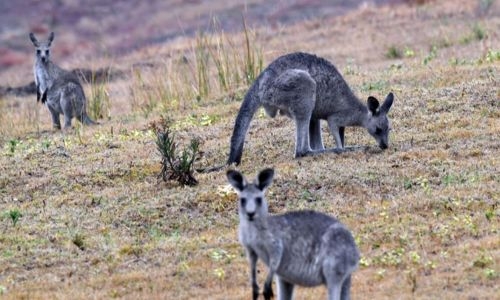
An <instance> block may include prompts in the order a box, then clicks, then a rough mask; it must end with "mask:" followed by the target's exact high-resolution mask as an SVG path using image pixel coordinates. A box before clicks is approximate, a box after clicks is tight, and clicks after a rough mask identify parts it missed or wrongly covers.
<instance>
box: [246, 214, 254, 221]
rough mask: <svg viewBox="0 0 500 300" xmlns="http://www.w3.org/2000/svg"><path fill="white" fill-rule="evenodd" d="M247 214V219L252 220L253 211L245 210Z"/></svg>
mask: <svg viewBox="0 0 500 300" xmlns="http://www.w3.org/2000/svg"><path fill="white" fill-rule="evenodd" d="M247 216H248V219H249V220H250V221H252V220H253V217H254V216H255V212H247Z"/></svg>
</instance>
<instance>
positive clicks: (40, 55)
mask: <svg viewBox="0 0 500 300" xmlns="http://www.w3.org/2000/svg"><path fill="white" fill-rule="evenodd" d="M29 37H30V39H31V42H32V43H33V45H34V46H35V48H36V56H35V65H34V67H33V72H34V75H35V84H36V99H37V101H41V102H42V103H47V107H48V108H49V111H50V113H51V115H52V122H53V126H54V128H56V129H61V122H60V119H59V115H60V114H63V115H64V128H70V127H71V119H72V118H73V117H76V118H77V119H78V120H79V121H80V122H82V123H83V124H85V125H91V124H96V123H95V122H94V121H92V120H91V119H90V118H89V117H88V115H87V111H86V105H87V100H86V98H85V93H84V92H83V88H82V85H81V84H80V81H79V80H78V77H77V76H76V75H75V74H74V73H73V72H69V71H66V70H64V69H61V68H60V67H58V66H57V65H56V64H54V63H53V62H52V61H51V60H50V46H51V44H52V41H53V40H54V33H53V32H51V33H50V35H49V38H48V40H47V42H45V43H41V42H39V41H38V40H37V39H36V37H35V35H34V34H33V33H30V34H29Z"/></svg>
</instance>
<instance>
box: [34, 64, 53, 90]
mask: <svg viewBox="0 0 500 300" xmlns="http://www.w3.org/2000/svg"><path fill="white" fill-rule="evenodd" d="M48 68H49V66H48V65H47V66H45V65H44V64H43V63H40V62H37V64H36V65H35V70H34V73H35V80H36V84H37V85H38V90H39V91H40V92H42V93H43V92H45V91H46V90H47V89H49V88H50V87H51V86H52V84H53V78H52V77H51V75H50V72H49V70H48Z"/></svg>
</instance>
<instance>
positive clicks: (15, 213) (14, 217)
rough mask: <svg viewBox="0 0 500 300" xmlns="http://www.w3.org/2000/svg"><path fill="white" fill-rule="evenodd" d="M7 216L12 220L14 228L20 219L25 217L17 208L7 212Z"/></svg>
mask: <svg viewBox="0 0 500 300" xmlns="http://www.w3.org/2000/svg"><path fill="white" fill-rule="evenodd" d="M7 215H8V216H9V218H10V220H11V221H12V226H16V224H17V222H18V221H19V219H20V218H21V217H22V216H23V215H22V214H21V212H20V211H19V210H18V209H17V208H15V209H11V210H9V211H8V212H7Z"/></svg>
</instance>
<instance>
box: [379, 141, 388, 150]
mask: <svg viewBox="0 0 500 300" xmlns="http://www.w3.org/2000/svg"><path fill="white" fill-rule="evenodd" d="M379 146H380V148H381V149H383V150H385V149H387V147H388V146H387V144H386V143H380V145H379Z"/></svg>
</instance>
